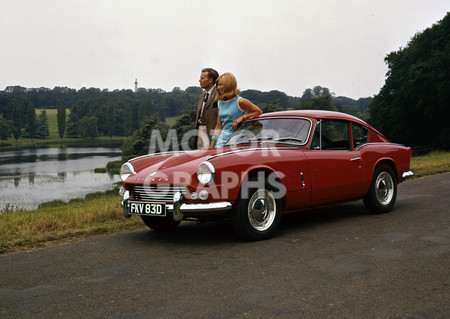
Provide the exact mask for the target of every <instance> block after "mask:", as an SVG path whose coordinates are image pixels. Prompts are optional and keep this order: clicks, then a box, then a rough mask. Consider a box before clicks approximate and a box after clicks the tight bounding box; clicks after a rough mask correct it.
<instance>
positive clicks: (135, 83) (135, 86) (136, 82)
mask: <svg viewBox="0 0 450 319" xmlns="http://www.w3.org/2000/svg"><path fill="white" fill-rule="evenodd" d="M137 89H138V81H137V79H136V81H134V92H135V93H136V92H137Z"/></svg>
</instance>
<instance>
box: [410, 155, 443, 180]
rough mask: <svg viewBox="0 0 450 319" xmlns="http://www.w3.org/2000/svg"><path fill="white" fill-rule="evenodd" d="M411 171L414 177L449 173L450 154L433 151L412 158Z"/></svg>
mask: <svg viewBox="0 0 450 319" xmlns="http://www.w3.org/2000/svg"><path fill="white" fill-rule="evenodd" d="M411 170H412V171H413V172H414V174H415V177H423V176H428V175H435V174H441V173H447V172H450V152H448V151H434V152H431V153H429V154H427V155H420V156H413V157H412V158H411Z"/></svg>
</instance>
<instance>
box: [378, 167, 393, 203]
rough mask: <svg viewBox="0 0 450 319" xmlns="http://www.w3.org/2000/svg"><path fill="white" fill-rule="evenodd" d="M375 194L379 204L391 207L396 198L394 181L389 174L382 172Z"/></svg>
mask: <svg viewBox="0 0 450 319" xmlns="http://www.w3.org/2000/svg"><path fill="white" fill-rule="evenodd" d="M375 193H376V197H377V200H378V202H379V203H380V204H381V205H383V206H386V205H389V203H390V202H391V201H392V198H393V197H394V181H393V180H392V176H391V175H390V174H389V173H387V172H382V173H381V174H379V175H378V176H377V180H376V181H375Z"/></svg>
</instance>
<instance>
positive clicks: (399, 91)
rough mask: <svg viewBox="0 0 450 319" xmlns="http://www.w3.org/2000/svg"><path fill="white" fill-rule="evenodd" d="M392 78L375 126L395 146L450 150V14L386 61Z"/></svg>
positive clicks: (373, 118)
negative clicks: (396, 143) (401, 144)
mask: <svg viewBox="0 0 450 319" xmlns="http://www.w3.org/2000/svg"><path fill="white" fill-rule="evenodd" d="M385 62H386V63H387V66H388V72H387V78H386V82H385V84H384V86H383V87H382V89H381V91H380V92H379V94H378V95H376V96H375V98H374V101H373V103H372V105H371V108H370V122H371V124H373V125H374V126H375V127H377V128H378V129H379V130H380V131H381V132H383V133H384V134H385V135H386V136H387V137H388V138H390V139H391V140H393V141H395V142H399V143H404V144H406V145H410V146H413V147H416V148H417V147H418V148H429V149H432V148H439V149H449V148H450V125H449V123H450V110H449V108H450V13H447V15H446V16H445V17H444V19H442V20H441V21H439V22H438V23H436V24H434V25H433V26H432V27H430V28H428V29H426V30H425V31H423V32H421V33H417V34H416V35H414V36H413V37H412V38H411V40H410V42H409V43H408V45H407V46H406V47H404V48H400V49H399V50H398V51H396V52H391V53H390V54H388V55H387V56H386V58H385Z"/></svg>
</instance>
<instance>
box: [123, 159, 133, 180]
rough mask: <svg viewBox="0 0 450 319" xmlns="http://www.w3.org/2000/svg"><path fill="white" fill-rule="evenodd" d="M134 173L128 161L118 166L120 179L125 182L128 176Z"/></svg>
mask: <svg viewBox="0 0 450 319" xmlns="http://www.w3.org/2000/svg"><path fill="white" fill-rule="evenodd" d="M131 174H134V167H133V165H131V164H130V163H125V164H123V165H122V167H121V168H120V179H121V180H122V181H124V182H125V180H126V179H127V177H128V176H130V175H131Z"/></svg>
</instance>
